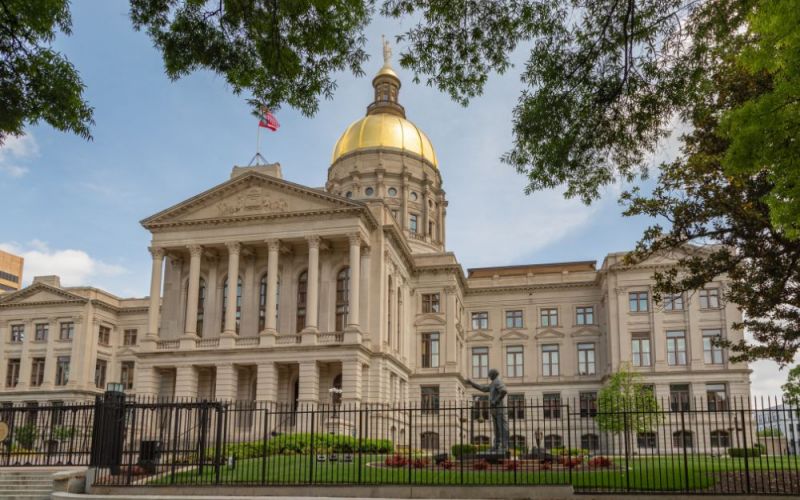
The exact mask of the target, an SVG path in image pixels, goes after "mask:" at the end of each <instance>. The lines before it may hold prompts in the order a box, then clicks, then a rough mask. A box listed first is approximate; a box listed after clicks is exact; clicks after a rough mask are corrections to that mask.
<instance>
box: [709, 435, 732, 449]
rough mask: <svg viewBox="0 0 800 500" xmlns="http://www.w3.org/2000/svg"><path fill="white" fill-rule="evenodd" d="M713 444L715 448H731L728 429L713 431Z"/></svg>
mask: <svg viewBox="0 0 800 500" xmlns="http://www.w3.org/2000/svg"><path fill="white" fill-rule="evenodd" d="M711 446H713V447H715V448H730V446H731V435H730V433H729V432H728V431H711Z"/></svg>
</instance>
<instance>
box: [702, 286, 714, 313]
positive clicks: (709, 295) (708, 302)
mask: <svg viewBox="0 0 800 500" xmlns="http://www.w3.org/2000/svg"><path fill="white" fill-rule="evenodd" d="M700 309H719V288H705V289H703V290H700Z"/></svg>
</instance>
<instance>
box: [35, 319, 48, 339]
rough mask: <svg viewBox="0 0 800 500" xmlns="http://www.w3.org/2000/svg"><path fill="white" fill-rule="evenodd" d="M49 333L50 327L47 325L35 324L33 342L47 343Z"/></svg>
mask: <svg viewBox="0 0 800 500" xmlns="http://www.w3.org/2000/svg"><path fill="white" fill-rule="evenodd" d="M49 331H50V325H48V324H47V323H36V325H34V329H33V340H34V341H35V342H47V334H48V332H49Z"/></svg>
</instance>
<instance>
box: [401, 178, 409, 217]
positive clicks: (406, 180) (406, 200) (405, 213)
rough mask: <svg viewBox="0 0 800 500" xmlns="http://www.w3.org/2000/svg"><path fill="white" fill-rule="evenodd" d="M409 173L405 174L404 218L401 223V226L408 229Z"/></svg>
mask: <svg viewBox="0 0 800 500" xmlns="http://www.w3.org/2000/svg"><path fill="white" fill-rule="evenodd" d="M408 195H409V190H408V174H405V173H404V174H403V200H402V201H403V220H402V221H401V223H400V227H401V228H403V229H408Z"/></svg>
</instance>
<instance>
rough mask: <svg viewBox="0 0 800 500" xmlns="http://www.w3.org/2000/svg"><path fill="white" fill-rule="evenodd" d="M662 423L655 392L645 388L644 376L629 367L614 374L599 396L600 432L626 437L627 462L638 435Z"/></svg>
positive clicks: (598, 422)
mask: <svg viewBox="0 0 800 500" xmlns="http://www.w3.org/2000/svg"><path fill="white" fill-rule="evenodd" d="M662 420H663V418H662V415H661V408H660V407H659V405H658V400H656V397H655V394H654V393H653V390H652V388H651V387H647V386H645V385H643V383H642V380H641V376H640V375H639V374H638V373H635V372H632V371H630V370H629V369H628V368H627V367H623V368H621V369H620V371H618V372H616V373H614V374H612V375H611V376H610V377H609V378H608V380H607V381H606V383H605V384H604V385H603V388H602V389H600V392H599V393H598V395H597V416H596V417H595V422H596V423H597V428H598V429H600V430H601V431H606V432H612V433H614V434H620V433H622V436H623V439H624V442H625V448H624V451H625V457H626V458H629V457H630V455H631V451H632V450H633V443H634V441H633V436H634V433H639V432H652V431H654V430H655V428H656V426H657V425H658V424H659V423H661V421H662Z"/></svg>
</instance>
